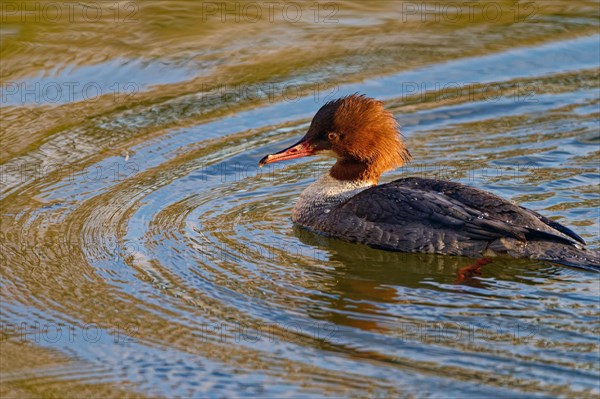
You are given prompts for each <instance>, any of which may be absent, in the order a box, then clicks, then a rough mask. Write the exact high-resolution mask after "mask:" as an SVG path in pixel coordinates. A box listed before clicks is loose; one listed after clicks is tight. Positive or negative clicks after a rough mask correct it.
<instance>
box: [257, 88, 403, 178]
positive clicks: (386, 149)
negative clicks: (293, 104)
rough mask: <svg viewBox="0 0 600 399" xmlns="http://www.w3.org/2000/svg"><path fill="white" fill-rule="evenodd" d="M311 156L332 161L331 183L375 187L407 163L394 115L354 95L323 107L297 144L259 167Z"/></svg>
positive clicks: (378, 102)
mask: <svg viewBox="0 0 600 399" xmlns="http://www.w3.org/2000/svg"><path fill="white" fill-rule="evenodd" d="M309 155H328V156H332V157H334V158H336V159H337V162H336V163H335V165H333V167H332V168H331V170H330V172H329V173H330V175H331V176H332V177H333V178H335V179H338V180H352V181H369V182H372V183H374V184H376V183H377V181H378V180H379V176H381V174H382V173H383V172H385V171H387V170H391V169H394V168H397V167H400V166H402V165H404V164H405V163H406V162H408V161H410V159H411V155H410V153H409V152H408V149H407V148H406V147H405V146H404V142H403V141H402V136H401V135H400V132H399V129H398V123H397V122H396V120H395V119H394V117H393V115H392V114H391V113H390V112H389V111H386V110H385V108H384V106H383V103H382V102H381V101H377V100H375V99H372V98H369V97H365V96H364V95H357V94H353V95H351V96H347V97H342V98H339V99H337V100H334V101H330V102H328V103H326V104H325V105H323V106H322V107H321V109H319V111H317V113H316V114H315V116H314V118H313V120H312V122H311V124H310V127H309V129H308V132H307V133H306V134H305V135H304V137H302V139H300V141H298V142H297V143H296V144H294V145H292V146H291V147H288V148H286V149H284V150H282V151H279V152H277V153H275V154H270V155H267V156H265V157H264V158H263V159H261V160H260V162H259V165H260V166H261V167H262V166H263V165H266V164H269V163H273V162H279V161H284V160H288V159H295V158H300V157H305V156H309Z"/></svg>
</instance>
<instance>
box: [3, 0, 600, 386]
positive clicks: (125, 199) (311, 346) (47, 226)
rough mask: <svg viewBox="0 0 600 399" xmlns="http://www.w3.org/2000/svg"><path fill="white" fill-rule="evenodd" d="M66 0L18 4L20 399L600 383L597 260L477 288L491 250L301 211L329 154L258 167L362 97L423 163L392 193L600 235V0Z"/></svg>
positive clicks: (15, 146)
mask: <svg viewBox="0 0 600 399" xmlns="http://www.w3.org/2000/svg"><path fill="white" fill-rule="evenodd" d="M40 4H41V6H40V7H42V8H40V11H39V12H40V14H41V15H40V18H39V20H35V19H34V18H32V17H31V16H29V17H25V18H22V17H21V14H19V12H20V11H21V10H20V9H18V8H17V10H14V9H12V8H11V9H7V8H3V9H2V12H3V16H2V18H3V26H2V36H1V38H2V40H1V52H0V56H1V57H2V65H1V67H0V76H1V79H2V87H1V88H2V93H1V96H2V98H1V100H2V102H1V103H0V105H1V106H2V108H1V113H2V117H1V133H0V134H1V136H0V137H1V140H2V149H3V151H2V153H1V154H0V162H2V164H1V169H0V172H1V176H0V177H1V179H0V185H1V190H2V191H1V194H0V195H1V197H0V198H1V199H0V201H1V207H2V223H1V228H0V229H1V234H2V236H1V237H2V251H1V252H2V258H1V260H2V264H1V268H0V270H1V273H0V278H1V280H0V284H1V285H0V289H1V294H2V296H1V298H2V306H1V312H0V316H1V319H0V324H1V327H2V329H1V331H0V332H1V333H2V336H1V337H0V349H1V355H0V359H1V363H0V364H1V370H0V394H1V395H2V397H24V396H34V397H37V396H52V395H54V396H58V397H82V396H85V395H87V396H89V397H123V396H126V395H129V396H143V397H146V396H148V397H150V396H151V397H174V396H178V397H207V396H208V397H230V396H231V397H340V396H344V397H373V396H374V397H403V396H406V397H410V396H411V395H412V397H477V398H478V397H498V396H502V397H524V396H527V397H556V396H559V397H577V398H580V397H596V396H597V395H598V394H600V386H599V383H598V377H599V372H600V358H599V355H598V353H599V344H600V342H599V338H598V336H599V335H598V334H599V332H600V331H599V328H600V325H599V323H598V317H599V316H600V308H599V305H600V304H599V295H600V286H599V285H598V276H597V274H594V273H589V272H585V271H579V270H573V269H568V268H563V267H558V266H556V265H551V264H544V263H541V262H534V261H525V260H500V259H499V260H495V261H494V262H493V263H491V264H489V265H486V266H485V267H484V268H483V270H482V275H481V276H480V277H476V278H473V279H469V280H467V281H460V282H458V281H457V277H456V272H457V270H458V269H460V268H461V267H464V266H466V265H469V264H470V263H471V262H472V259H467V258H461V257H442V256H434V255H420V254H399V253H389V252H383V251H379V250H374V249H370V248H367V247H364V246H360V245H352V244H347V243H344V242H341V241H338V240H331V239H325V238H323V237H319V236H315V235H313V234H311V233H308V232H306V231H303V230H301V229H298V228H296V227H294V226H293V225H292V224H291V222H290V210H291V208H292V206H293V203H294V200H295V199H296V198H297V196H298V195H299V194H300V193H301V192H302V190H303V189H304V188H305V187H306V186H307V185H308V184H310V183H311V182H312V181H314V180H315V178H317V177H318V176H319V175H321V174H322V173H324V172H325V171H326V170H327V169H328V168H329V167H330V166H331V163H332V162H331V160H328V159H325V158H312V159H300V160H296V161H293V162H289V163H287V164H282V165H279V164H276V165H272V166H270V167H266V168H263V169H258V167H257V162H258V160H259V159H260V158H261V157H262V156H264V155H265V154H268V153H271V152H274V151H277V150H279V149H281V148H284V146H287V145H289V144H291V143H292V142H294V141H295V140H297V139H298V137H299V136H301V135H302V134H303V133H304V132H305V131H306V129H307V127H308V124H309V122H310V118H311V117H312V115H313V114H314V112H316V110H317V109H318V108H319V107H320V106H321V105H322V104H323V103H324V102H326V101H328V100H330V99H333V98H336V97H338V96H341V95H346V94H350V93H354V92H361V93H365V94H367V95H369V96H372V97H377V98H380V99H383V100H384V101H385V102H386V106H387V107H388V108H389V109H390V110H391V111H392V112H393V113H394V115H395V116H396V117H397V119H398V121H399V122H400V124H401V126H402V132H403V135H404V136H405V138H406V142H407V145H408V146H409V148H410V150H411V153H412V154H413V156H414V159H415V160H414V162H413V163H411V164H409V165H407V166H405V167H403V168H401V169H398V170H396V171H393V172H390V173H388V174H386V175H385V177H384V179H383V180H384V181H390V180H393V179H395V178H399V177H403V176H425V177H437V178H444V179H450V180H454V181H459V182H463V183H468V184H470V185H473V186H476V187H480V188H483V189H486V190H489V191H492V192H494V193H496V194H499V195H501V196H504V197H507V198H510V199H512V200H514V201H516V202H518V203H519V204H522V205H524V206H527V207H530V208H532V209H535V210H537V211H539V212H541V213H543V214H545V215H547V216H549V217H551V218H553V219H555V220H558V221H560V222H561V223H564V224H565V225H567V226H571V227H572V228H573V229H574V230H576V231H577V232H578V233H579V234H580V235H581V236H582V237H583V238H584V239H585V240H586V241H587V242H588V243H589V245H590V246H591V247H592V248H595V249H598V248H599V247H600V231H599V229H600V227H599V226H600V224H599V216H600V215H599V210H598V209H599V205H600V195H599V183H600V165H599V162H598V159H599V156H600V129H599V122H598V120H599V119H598V118H599V116H600V115H599V106H600V98H599V95H598V93H599V91H598V90H599V86H600V85H599V83H598V82H599V71H600V70H599V67H600V61H599V59H600V50H599V49H600V45H599V43H600V36H598V34H597V32H598V11H597V10H598V8H597V7H598V3H597V2H596V1H566V0H565V1H537V2H533V3H527V4H528V5H525V4H521V5H520V6H515V5H514V4H513V2H512V1H499V2H495V3H493V4H494V6H487V8H485V7H483V6H482V7H479V8H475V9H473V10H471V11H472V14H469V13H468V11H469V10H466V9H464V10H461V11H463V13H462V14H460V15H459V16H457V15H458V14H457V13H456V11H457V10H455V11H452V10H449V9H448V8H444V7H443V5H440V3H439V2H434V3H432V4H431V8H433V9H434V10H435V13H433V14H431V13H430V14H426V13H423V12H421V10H420V9H419V8H418V7H417V8H416V9H415V8H414V7H413V6H415V4H416V5H418V4H420V3H407V2H404V3H403V2H397V1H389V2H388V1H382V2H373V3H369V5H366V4H364V2H343V3H341V2H340V3H324V2H323V3H320V6H319V8H315V6H314V4H315V3H314V2H306V3H304V2H298V3H296V4H297V5H298V7H300V9H301V10H302V15H301V17H300V18H299V19H298V20H297V21H296V20H295V18H296V17H294V16H293V15H292V12H293V10H292V9H291V8H289V9H287V14H286V13H284V14H282V13H281V12H282V9H283V6H282V9H279V10H278V9H277V8H276V9H275V10H274V14H273V16H272V17H273V18H272V19H269V18H267V16H268V15H269V14H268V12H269V10H268V9H266V8H264V7H265V6H264V5H261V4H262V3H258V4H259V7H263V8H262V11H263V13H264V14H263V16H264V17H263V18H259V19H258V20H256V21H254V20H253V18H254V17H253V15H255V14H251V10H250V8H243V7H246V6H248V4H249V3H243V2H242V3H238V4H239V7H240V10H239V11H235V10H236V9H235V7H236V6H235V4H236V3H229V4H228V5H227V7H231V8H229V10H234V14H226V15H225V18H224V20H223V18H222V16H221V14H220V10H219V9H217V10H214V9H211V8H206V7H208V6H207V5H206V4H207V3H194V4H190V3H189V2H179V1H170V0H169V1H161V2H143V3H142V2H140V3H136V2H122V3H111V5H110V6H109V5H107V4H105V5H103V6H102V16H101V17H99V18H98V19H97V20H94V21H91V20H90V18H91V17H90V15H92V14H89V15H88V14H80V12H81V9H80V8H79V7H80V6H74V8H73V10H74V14H73V17H72V18H70V17H68V15H69V14H68V13H67V14H63V16H62V17H61V18H58V19H57V20H51V17H50V15H51V14H48V12H50V11H52V10H50V9H47V8H43V7H47V6H49V4H57V3H50V2H48V3H44V2H41V3H40ZM77 4H80V3H77ZM216 4H221V3H216ZM436 4H437V6H436ZM17 7H20V6H19V5H18V4H17ZM90 7H91V8H90V10H92V9H94V7H93V5H91V6H90ZM111 7H112V8H111ZM436 7H437V8H436ZM490 7H495V8H493V9H492V8H490ZM496 8H497V9H499V10H501V13H500V14H497V15H496V14H493V13H492V12H493V11H494V10H496ZM44 10H45V11H44ZM243 10H246V11H243ZM67 11H68V10H64V9H63V13H65V12H67ZM89 12H91V11H89ZM235 12H238V14H239V15H238V16H239V21H238V20H236V18H235V17H236V14H235ZM244 12H246V13H245V14H244ZM452 12H454V14H453V13H452ZM486 12H487V13H486ZM465 13H466V14H465ZM26 15H29V14H26ZM82 15H88V16H87V17H85V16H82ZM469 15H472V16H469ZM494 15H495V16H494ZM250 20H251V21H250Z"/></svg>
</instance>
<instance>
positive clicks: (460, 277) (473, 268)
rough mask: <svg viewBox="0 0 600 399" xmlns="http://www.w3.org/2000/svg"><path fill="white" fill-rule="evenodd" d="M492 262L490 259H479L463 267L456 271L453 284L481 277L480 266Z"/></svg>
mask: <svg viewBox="0 0 600 399" xmlns="http://www.w3.org/2000/svg"><path fill="white" fill-rule="evenodd" d="M491 261H492V260H491V259H490V258H481V259H478V260H477V261H475V262H474V263H471V264H470V265H469V266H465V267H463V268H460V269H458V270H457V271H456V280H454V284H460V283H464V282H466V281H469V280H471V279H473V277H475V276H481V266H483V265H487V264H488V263H490V262H491Z"/></svg>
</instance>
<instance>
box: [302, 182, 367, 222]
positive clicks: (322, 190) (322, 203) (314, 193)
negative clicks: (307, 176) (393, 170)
mask: <svg viewBox="0 0 600 399" xmlns="http://www.w3.org/2000/svg"><path fill="white" fill-rule="evenodd" d="M369 187H373V183H371V182H365V181H350V180H338V179H335V178H333V177H331V175H330V174H329V172H328V173H326V174H325V175H323V176H322V177H321V178H320V179H319V180H317V181H316V182H314V183H312V184H311V185H310V186H308V187H307V188H306V189H305V190H304V191H303V192H302V194H300V197H299V198H298V202H296V205H295V206H294V209H293V210H292V221H294V222H298V221H300V223H301V221H302V220H305V219H306V218H308V217H311V216H315V214H321V213H328V212H329V211H330V210H331V208H333V207H334V206H336V205H338V204H340V203H342V202H344V201H346V200H347V199H348V198H350V197H353V196H355V195H356V194H358V193H360V192H361V191H363V190H366V189H367V188H369Z"/></svg>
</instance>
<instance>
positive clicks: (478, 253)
mask: <svg viewBox="0 0 600 399" xmlns="http://www.w3.org/2000/svg"><path fill="white" fill-rule="evenodd" d="M316 154H324V155H330V156H333V157H334V158H336V159H337V161H336V163H335V164H334V165H333V167H332V168H331V169H330V170H329V173H326V174H325V175H324V176H323V177H321V178H320V179H319V180H317V181H315V182H314V183H312V184H311V185H310V186H309V187H308V188H306V189H305V190H304V192H302V194H301V195H300V198H299V199H298V202H297V203H296V205H295V206H294V208H293V211H292V221H293V222H294V223H296V224H298V225H300V226H302V227H304V228H306V229H308V230H311V231H313V232H316V233H320V234H324V235H326V236H329V237H333V238H339V239H343V240H347V241H350V242H356V243H362V244H366V245H368V246H371V247H375V248H379V249H384V250H391V251H402V252H424V253H437V254H443V255H462V256H468V257H482V256H483V257H486V259H487V257H490V256H502V255H508V256H511V257H514V258H532V259H540V260H545V261H550V262H555V263H559V264H563V265H568V266H573V267H580V268H586V269H594V270H599V271H600V256H599V255H598V253H597V251H592V250H589V249H585V247H584V246H585V241H584V240H583V239H582V238H581V237H580V236H579V235H577V234H576V233H574V232H573V231H572V230H570V229H569V228H567V227H565V226H563V225H561V224H559V223H557V222H555V221H553V220H550V219H548V218H546V217H544V216H542V215H540V214H539V213H537V212H535V211H532V210H529V209H526V208H523V207H521V206H519V205H517V204H515V203H513V202H510V201H508V200H505V199H503V198H501V197H498V196H497V195H494V194H491V193H489V192H486V191H483V190H479V189H477V188H473V187H469V186H465V185H463V184H460V183H456V182H451V181H443V180H434V179H425V178H418V177H407V178H402V179H398V180H395V181H393V182H390V183H387V184H382V185H377V183H378V181H379V177H380V176H381V174H382V173H383V172H385V171H388V170H391V169H394V168H396V167H400V166H402V165H404V164H405V163H407V162H409V161H410V160H411V155H410V153H409V151H408V149H407V148H406V147H405V145H404V142H403V140H402V136H401V135H400V132H399V128H398V124H397V122H396V120H395V119H394V117H393V115H392V114H391V113H390V112H389V111H387V110H386V109H385V108H384V105H383V103H382V102H381V101H377V100H375V99H372V98H368V97H366V96H364V95H357V94H354V95H350V96H347V97H342V98H339V99H337V100H334V101H330V102H328V103H326V104H325V105H323V106H322V107H321V108H320V109H319V111H318V112H317V113H316V115H315V116H314V118H313V120H312V122H311V124H310V127H309V129H308V132H307V133H306V135H305V136H304V137H303V138H302V139H301V140H300V141H299V142H297V143H296V144H294V145H292V146H291V147H289V148H286V149H284V150H282V151H280V152H277V153H275V154H270V155H267V156H265V157H264V158H263V159H261V160H260V162H259V165H260V166H261V167H262V166H263V165H265V164H269V163H273V162H279V161H284V160H288V159H294V158H300V157H305V156H309V155H316ZM479 263H480V264H485V263H487V261H480V262H479Z"/></svg>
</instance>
